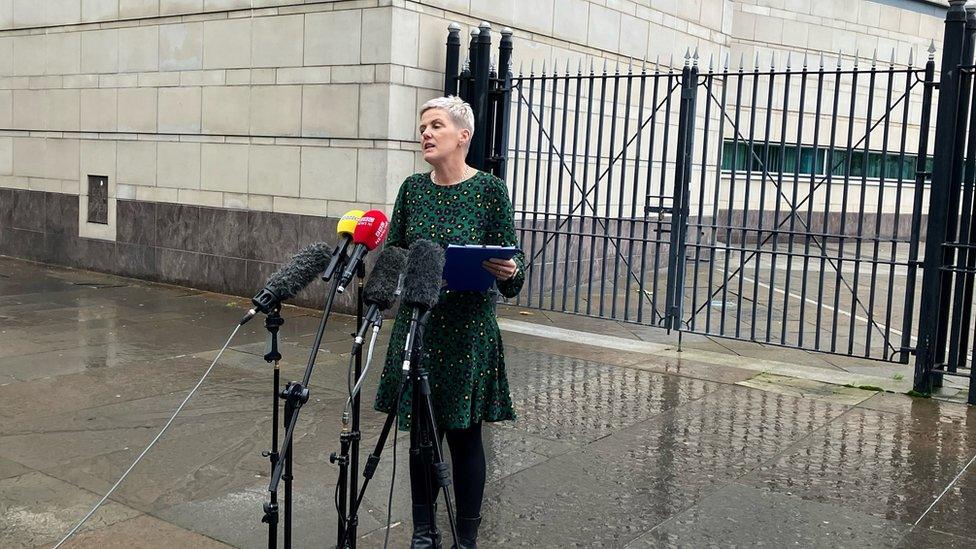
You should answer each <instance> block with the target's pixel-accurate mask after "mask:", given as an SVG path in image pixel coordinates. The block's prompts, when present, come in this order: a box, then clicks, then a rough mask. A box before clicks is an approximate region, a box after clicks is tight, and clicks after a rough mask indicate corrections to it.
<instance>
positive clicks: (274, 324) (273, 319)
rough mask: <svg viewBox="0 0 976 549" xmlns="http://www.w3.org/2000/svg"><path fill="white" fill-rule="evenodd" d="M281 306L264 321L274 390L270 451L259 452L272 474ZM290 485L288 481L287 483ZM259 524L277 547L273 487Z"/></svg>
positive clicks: (275, 458)
mask: <svg viewBox="0 0 976 549" xmlns="http://www.w3.org/2000/svg"><path fill="white" fill-rule="evenodd" d="M280 311H281V306H280V305H278V306H277V307H275V308H274V309H272V310H271V311H270V312H269V313H268V316H267V317H265V319H264V327H265V328H266V329H267V330H268V352H267V353H265V355H264V360H265V361H266V362H269V363H270V362H274V389H273V391H272V393H271V395H272V403H271V406H272V408H271V450H265V451H264V452H261V455H262V456H264V457H266V458H268V460H269V461H270V462H271V471H272V473H273V472H274V469H275V466H276V465H277V464H278V391H279V389H280V384H281V365H280V361H281V353H280V352H279V351H278V330H279V329H280V328H281V325H282V324H284V323H285V319H283V318H281V314H280ZM288 482H289V483H290V481H288ZM261 522H263V523H266V524H267V525H268V547H269V548H277V547H278V489H277V487H275V489H274V490H272V491H271V494H270V498H269V500H268V502H267V503H265V504H264V516H263V517H262V518H261Z"/></svg>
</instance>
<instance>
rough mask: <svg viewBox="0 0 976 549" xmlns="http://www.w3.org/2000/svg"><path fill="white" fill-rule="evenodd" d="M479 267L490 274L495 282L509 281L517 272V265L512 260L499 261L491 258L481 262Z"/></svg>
mask: <svg viewBox="0 0 976 549" xmlns="http://www.w3.org/2000/svg"><path fill="white" fill-rule="evenodd" d="M481 266H482V267H484V268H485V269H486V270H487V271H488V272H489V273H491V274H492V276H494V277H495V278H496V279H497V280H501V281H505V280H509V279H510V278H512V277H513V276H515V274H516V273H517V272H518V264H516V263H515V260H514V259H499V258H497V257H493V258H491V259H488V260H487V261H482V262H481Z"/></svg>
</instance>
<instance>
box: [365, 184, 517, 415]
mask: <svg viewBox="0 0 976 549" xmlns="http://www.w3.org/2000/svg"><path fill="white" fill-rule="evenodd" d="M421 238H425V239H427V240H431V241H433V242H437V243H438V244H441V245H443V246H445V247H446V246H447V245H448V244H490V245H499V246H515V245H517V240H516V236H515V223H514V220H513V212H512V203H511V201H510V200H509V198H508V189H507V188H506V186H505V183H504V182H503V181H502V180H501V179H499V178H497V177H495V176H493V175H491V174H488V173H485V172H480V171H479V172H478V173H477V174H475V175H474V176H473V177H471V178H470V179H466V180H464V181H462V182H460V183H458V184H456V185H451V186H439V185H436V184H434V182H433V181H431V179H430V174H427V173H419V174H414V175H412V176H410V177H408V178H407V179H406V181H404V182H403V185H401V187H400V192H399V194H398V195H397V199H396V205H395V206H394V208H393V217H392V218H391V220H390V234H389V236H388V237H387V240H386V245H387V246H400V247H403V248H406V247H408V246H410V244H411V243H412V242H414V241H415V240H417V239H421ZM523 259H524V257H523V255H522V254H521V253H519V254H517V255H516V257H515V261H516V263H517V264H518V268H519V269H518V274H516V275H515V277H514V278H513V279H512V280H508V281H504V282H498V290H499V291H500V292H501V293H502V295H504V296H505V297H514V296H515V295H516V294H518V292H519V290H520V289H521V288H522V283H523V281H524V275H523V273H522V265H523ZM409 321H410V311H409V310H408V308H406V307H404V308H402V309H400V311H399V313H398V314H397V317H396V322H395V324H394V326H393V331H392V333H391V335H390V346H389V350H388V352H387V356H386V364H385V367H384V368H383V375H382V377H381V378H380V383H379V389H378V390H377V392H376V402H375V404H374V407H375V408H376V410H379V411H381V412H389V411H390V410H392V408H393V406H394V402H395V400H396V397H397V391H398V390H399V388H400V377H401V374H400V368H401V365H402V361H403V346H404V342H405V340H406V333H407V329H408V327H409V326H408V325H409ZM423 361H424V365H425V366H426V368H427V370H428V372H429V374H430V385H431V393H432V400H433V404H434V413H435V414H436V416H437V424H438V427H439V428H440V429H464V428H466V427H468V426H470V425H471V424H472V423H478V422H480V421H504V420H512V419H515V410H514V409H513V407H512V397H511V395H510V394H509V389H508V378H507V376H506V374H505V355H504V352H503V350H502V339H501V333H500V332H499V330H498V322H497V321H496V319H495V311H494V308H493V306H492V298H491V295H490V294H485V293H479V292H457V291H446V290H445V291H442V292H441V298H440V302H439V303H438V304H437V306H436V307H434V309H433V310H432V311H431V315H430V319H429V320H428V322H427V329H426V331H425V332H424V357H423ZM411 400H412V399H411V395H410V394H409V391H408V394H407V395H405V396H404V398H403V400H402V401H401V403H400V409H399V420H400V421H399V424H400V428H401V429H404V430H406V429H409V428H410V412H411Z"/></svg>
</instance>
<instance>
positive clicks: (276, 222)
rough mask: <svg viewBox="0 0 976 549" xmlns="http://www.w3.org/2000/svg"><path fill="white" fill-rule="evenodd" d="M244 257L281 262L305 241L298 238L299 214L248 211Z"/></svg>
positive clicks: (289, 256) (299, 227)
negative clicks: (245, 253) (245, 252)
mask: <svg viewBox="0 0 976 549" xmlns="http://www.w3.org/2000/svg"><path fill="white" fill-rule="evenodd" d="M247 228H248V238H247V255H246V259H256V260H258V261H270V262H276V263H283V262H285V261H288V259H289V258H291V256H292V255H293V254H294V253H295V252H296V251H298V250H299V249H300V248H301V247H302V246H304V245H305V244H306V243H304V242H301V241H300V240H299V236H300V233H299V231H300V229H301V216H298V215H286V214H280V213H272V212H248V216H247Z"/></svg>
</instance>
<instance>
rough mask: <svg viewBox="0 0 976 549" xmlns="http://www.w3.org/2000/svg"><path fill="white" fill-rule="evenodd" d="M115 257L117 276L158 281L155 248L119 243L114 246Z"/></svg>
mask: <svg viewBox="0 0 976 549" xmlns="http://www.w3.org/2000/svg"><path fill="white" fill-rule="evenodd" d="M115 257H116V260H117V261H118V272H119V274H121V275H123V276H131V277H133V278H141V279H144V280H160V278H159V273H158V272H157V271H156V248H154V247H152V246H143V245H140V244H130V243H128V242H119V243H117V244H116V245H115Z"/></svg>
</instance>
